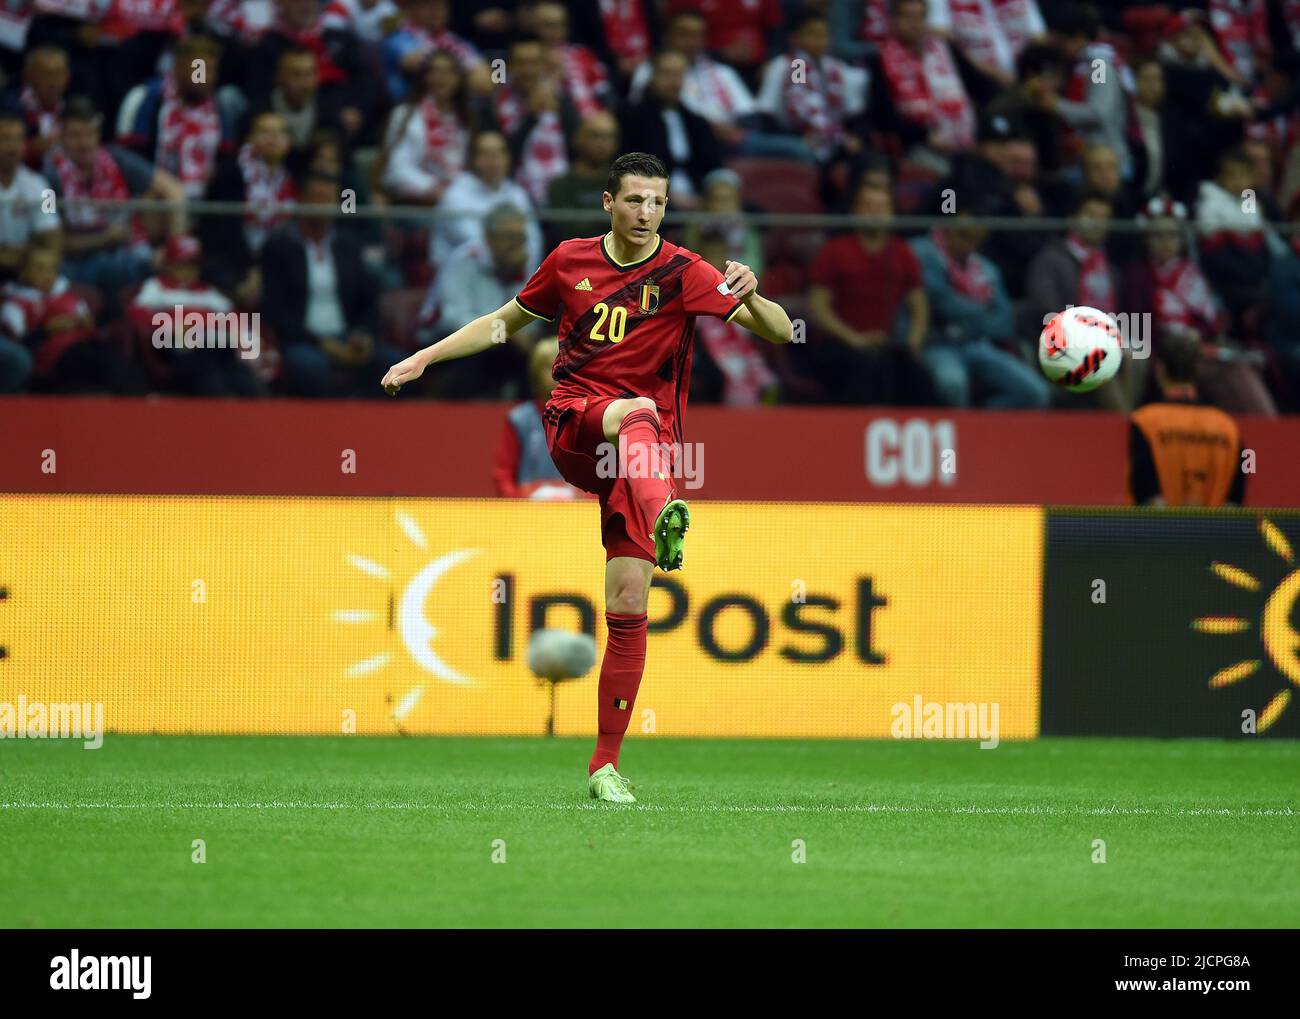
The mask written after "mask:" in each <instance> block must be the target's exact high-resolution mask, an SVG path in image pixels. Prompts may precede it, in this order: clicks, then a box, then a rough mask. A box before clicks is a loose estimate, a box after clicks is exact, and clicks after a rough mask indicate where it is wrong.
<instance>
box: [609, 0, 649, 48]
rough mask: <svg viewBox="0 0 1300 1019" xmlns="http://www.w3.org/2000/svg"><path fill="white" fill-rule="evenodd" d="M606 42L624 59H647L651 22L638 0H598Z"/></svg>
mask: <svg viewBox="0 0 1300 1019" xmlns="http://www.w3.org/2000/svg"><path fill="white" fill-rule="evenodd" d="M600 20H601V24H602V26H603V27H604V29H605V32H604V36H605V44H606V45H607V46H609V49H610V52H611V53H613V54H614V56H615V57H618V58H620V59H623V60H633V61H636V63H638V64H639V63H641V62H642V61H643V60H649V59H650V26H649V24H648V23H647V21H646V16H645V8H644V6H642V3H641V0H600Z"/></svg>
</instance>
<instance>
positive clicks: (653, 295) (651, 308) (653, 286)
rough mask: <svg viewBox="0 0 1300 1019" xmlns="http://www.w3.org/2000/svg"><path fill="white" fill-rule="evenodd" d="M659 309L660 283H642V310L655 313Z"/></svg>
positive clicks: (651, 313)
mask: <svg viewBox="0 0 1300 1019" xmlns="http://www.w3.org/2000/svg"><path fill="white" fill-rule="evenodd" d="M658 309H659V284H657V283H642V284H641V310H642V311H644V312H645V313H646V314H647V315H653V314H654V313H655V312H656V311H657V310H658Z"/></svg>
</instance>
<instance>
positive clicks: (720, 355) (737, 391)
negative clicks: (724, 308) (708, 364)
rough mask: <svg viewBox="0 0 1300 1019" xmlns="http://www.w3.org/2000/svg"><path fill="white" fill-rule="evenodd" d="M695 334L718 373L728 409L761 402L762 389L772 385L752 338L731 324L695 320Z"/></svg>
mask: <svg viewBox="0 0 1300 1019" xmlns="http://www.w3.org/2000/svg"><path fill="white" fill-rule="evenodd" d="M695 335H696V338H697V339H698V340H699V342H700V343H702V344H703V345H704V349H705V351H706V352H707V353H708V355H709V357H710V358H712V359H713V363H714V364H716V365H717V366H718V370H719V371H720V372H721V373H722V402H723V403H725V404H728V405H730V406H732V407H753V406H756V405H758V404H759V403H761V402H762V400H763V390H765V389H767V388H768V387H769V386H771V385H772V384H773V383H775V382H776V376H775V375H774V374H772V369H771V368H769V367H768V364H767V362H766V361H765V360H763V355H762V354H761V353H759V350H758V345H757V344H756V343H755V342H754V340H753V337H752V336H751V335H750V334H749V333H747V332H746V331H745V330H744V329H742V328H741V327H740V326H738V325H736V324H735V323H734V322H724V321H722V319H720V318H704V317H701V318H697V319H696V320H695Z"/></svg>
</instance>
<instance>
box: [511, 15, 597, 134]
mask: <svg viewBox="0 0 1300 1019" xmlns="http://www.w3.org/2000/svg"><path fill="white" fill-rule="evenodd" d="M529 24H530V27H531V28H532V30H533V31H534V32H535V33H536V34H537V38H538V39H540V40H541V43H542V48H543V58H544V60H545V63H546V69H547V72H548V73H549V74H550V75H551V76H552V77H554V78H555V80H556V81H558V82H559V84H560V92H561V94H562V95H563V96H564V97H565V98H567V99H568V100H569V101H570V102H571V103H572V104H573V106H574V108H575V109H576V110H577V111H578V116H579V117H586V116H589V115H591V114H593V113H597V112H599V111H600V110H602V109H606V108H608V107H609V106H610V105H611V104H612V102H613V100H614V92H613V89H612V88H611V87H610V83H609V76H608V75H607V74H606V73H605V66H604V65H603V64H602V63H601V62H600V58H599V57H597V56H596V54H595V53H593V52H592V51H591V50H590V49H588V48H587V47H586V46H583V45H581V44H578V43H574V42H570V40H569V11H568V9H567V8H566V7H565V6H564V4H561V3H550V2H547V3H539V4H534V5H533V9H532V13H531V15H530V22H529Z"/></svg>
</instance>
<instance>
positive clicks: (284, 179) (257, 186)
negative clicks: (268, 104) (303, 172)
mask: <svg viewBox="0 0 1300 1019" xmlns="http://www.w3.org/2000/svg"><path fill="white" fill-rule="evenodd" d="M288 155H289V131H288V128H287V127H286V126H285V123H284V117H282V116H281V115H280V114H278V113H270V112H267V113H262V114H259V115H258V116H257V117H256V118H254V120H253V128H252V130H251V131H250V132H249V135H248V140H247V141H246V142H245V143H244V144H243V146H241V147H240V150H239V154H238V155H237V156H235V157H229V156H228V157H226V158H224V159H223V160H222V161H221V162H220V163H219V164H218V165H217V172H216V175H215V177H214V178H213V181H212V186H211V187H210V188H208V194H207V197H208V200H209V201H214V202H247V203H250V204H252V205H253V206H255V208H254V209H253V210H251V211H249V212H248V213H246V214H245V215H244V216H242V217H240V216H229V215H225V216H203V217H202V218H201V219H200V220H199V238H200V240H201V241H202V249H203V253H204V271H205V275H206V276H207V277H208V278H209V279H210V280H211V281H212V282H213V283H215V284H216V285H217V286H218V287H220V288H221V289H223V290H225V291H227V292H229V293H231V294H234V295H235V297H236V299H237V300H238V301H239V303H240V304H241V305H243V306H245V307H251V306H255V305H256V303H257V298H258V297H259V295H260V294H261V279H260V276H259V275H258V272H257V256H258V254H259V253H260V252H261V250H262V245H263V244H264V243H265V241H266V237H267V234H268V233H269V232H270V231H272V230H274V229H275V228H276V227H278V226H279V225H280V224H281V223H283V222H284V221H285V217H286V215H287V210H286V207H287V206H290V205H292V203H293V200H294V198H295V197H296V196H297V193H298V188H297V185H296V184H295V183H294V179H293V177H292V176H291V175H290V174H289V170H288V166H287V162H286V161H287V159H288Z"/></svg>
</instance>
